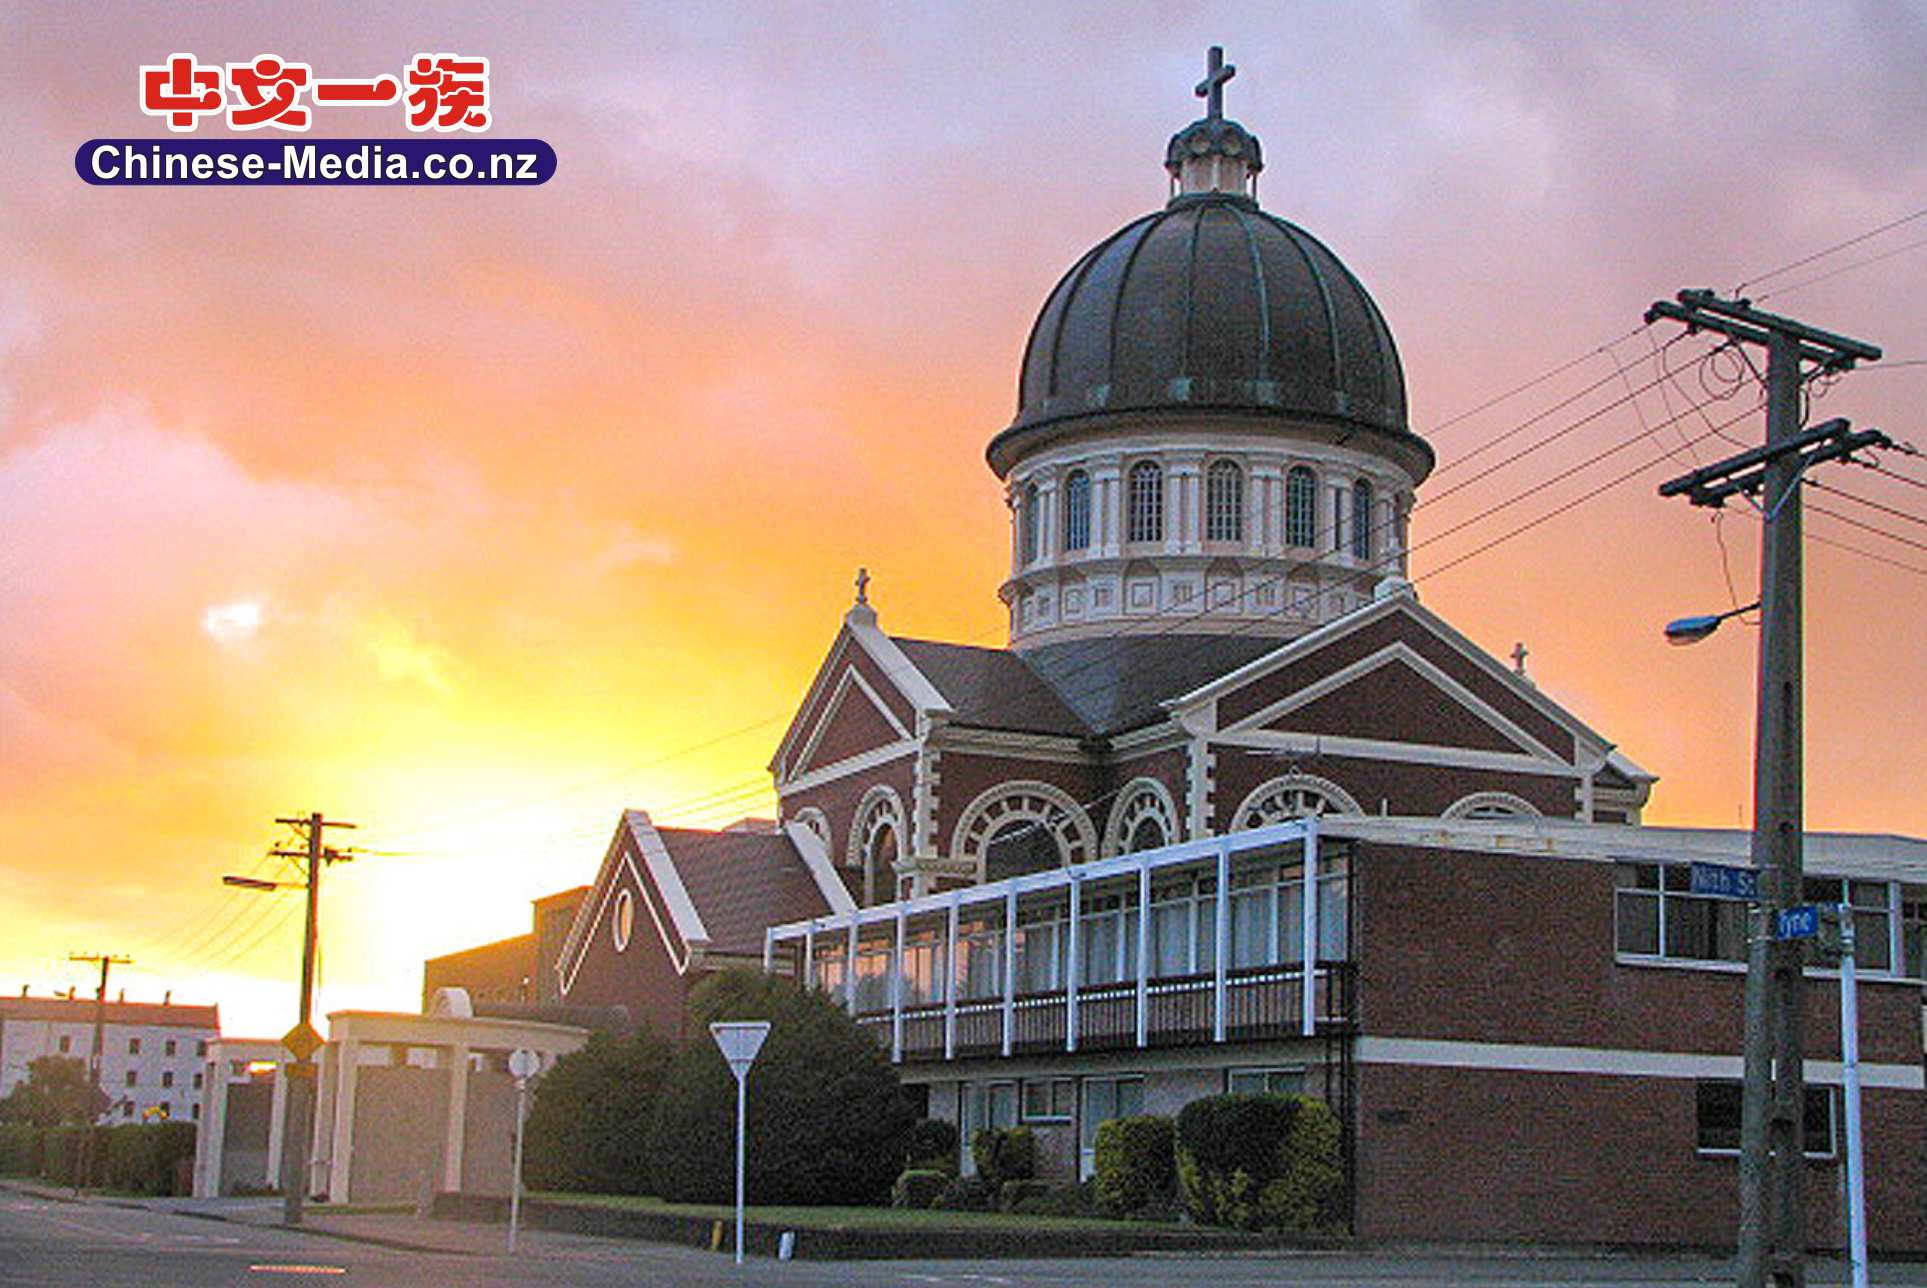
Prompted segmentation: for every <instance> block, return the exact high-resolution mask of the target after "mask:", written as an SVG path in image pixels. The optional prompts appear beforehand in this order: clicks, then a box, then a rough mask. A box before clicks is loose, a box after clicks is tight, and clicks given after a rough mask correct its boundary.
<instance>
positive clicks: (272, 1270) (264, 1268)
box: [248, 1264, 348, 1275]
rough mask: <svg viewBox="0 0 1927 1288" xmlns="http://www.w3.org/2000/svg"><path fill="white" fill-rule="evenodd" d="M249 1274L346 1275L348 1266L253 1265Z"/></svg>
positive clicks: (249, 1269)
mask: <svg viewBox="0 0 1927 1288" xmlns="http://www.w3.org/2000/svg"><path fill="white" fill-rule="evenodd" d="M248 1273H249V1274H253V1275H345V1274H347V1273H348V1269H347V1267H346V1266H301V1265H287V1266H277V1265H268V1264H260V1265H252V1266H249V1267H248Z"/></svg>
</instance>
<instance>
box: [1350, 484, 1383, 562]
mask: <svg viewBox="0 0 1927 1288" xmlns="http://www.w3.org/2000/svg"><path fill="white" fill-rule="evenodd" d="M1377 526H1378V525H1377V523H1376V522H1374V520H1373V519H1372V485H1371V484H1370V483H1368V482H1366V481H1365V480H1364V479H1360V480H1358V482H1357V483H1356V484H1354V485H1353V486H1352V556H1353V557H1354V558H1357V559H1370V558H1371V557H1372V531H1373V529H1374V528H1376V527H1377Z"/></svg>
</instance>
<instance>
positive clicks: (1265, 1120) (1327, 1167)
mask: <svg viewBox="0 0 1927 1288" xmlns="http://www.w3.org/2000/svg"><path fill="white" fill-rule="evenodd" d="M1177 1172H1178V1184H1179V1187H1180V1190H1181V1192H1182V1194H1183V1197H1184V1203H1185V1207H1186V1209H1187V1210H1188V1211H1189V1212H1190V1214H1191V1216H1192V1219H1194V1220H1196V1221H1198V1222H1200V1223H1202V1224H1205V1225H1223V1226H1231V1227H1234V1228H1236V1229H1240V1230H1300V1231H1303V1230H1316V1229H1320V1228H1323V1227H1325V1226H1327V1225H1329V1224H1331V1223H1332V1220H1333V1217H1334V1215H1335V1213H1334V1207H1335V1205H1336V1203H1337V1200H1338V1197H1339V1193H1340V1189H1341V1186H1342V1184H1343V1171H1342V1168H1341V1167H1340V1163H1339V1127H1338V1119H1337V1118H1336V1117H1335V1116H1334V1115H1333V1114H1332V1112H1331V1110H1330V1108H1328V1107H1327V1106H1326V1105H1325V1103H1324V1102H1323V1101H1319V1100H1313V1099H1310V1098H1309V1097H1306V1096H1210V1097H1207V1098H1205V1099H1203V1100H1194V1101H1192V1102H1191V1103H1190V1104H1188V1105H1186V1106H1185V1107H1184V1109H1183V1111H1182V1112H1180V1113H1179V1114H1178V1121H1177Z"/></svg>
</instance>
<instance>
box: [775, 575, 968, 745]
mask: <svg viewBox="0 0 1927 1288" xmlns="http://www.w3.org/2000/svg"><path fill="white" fill-rule="evenodd" d="M853 648H854V649H856V650H857V651H859V652H861V653H863V654H865V655H867V656H868V657H869V659H870V661H872V662H873V663H875V664H876V667H877V669H878V670H879V671H881V672H882V674H883V676H884V678H885V679H886V680H887V681H888V682H889V684H890V685H891V686H892V687H894V688H895V689H896V691H897V692H898V693H900V694H901V695H902V696H903V698H904V700H905V701H907V702H908V703H909V704H910V709H911V710H912V711H915V712H918V713H919V714H922V713H931V714H938V715H948V714H949V713H950V703H949V702H948V700H946V699H945V697H944V695H943V694H942V693H941V692H939V691H938V689H937V686H936V685H934V684H932V683H931V682H930V679H929V677H928V676H926V675H924V674H923V672H922V671H920V670H918V669H917V666H916V664H915V663H914V662H912V661H911V660H910V659H909V658H907V657H905V656H904V654H903V651H902V650H901V649H899V648H898V647H897V641H896V640H893V639H891V638H890V637H889V636H888V635H885V634H884V633H883V632H882V631H881V630H879V629H877V615H876V610H875V609H873V608H871V607H870V606H869V605H868V604H867V603H858V604H853V605H851V607H850V609H849V611H848V612H846V613H844V615H843V628H842V629H841V630H840V631H838V632H837V636H836V640H835V642H834V643H832V644H831V645H830V651H829V652H828V653H826V654H824V656H823V664H822V665H821V666H819V667H818V668H817V671H816V678H815V679H813V680H811V681H810V687H809V691H808V692H806V693H805V694H804V695H803V701H802V702H800V703H798V704H797V707H796V714H795V715H793V716H791V717H790V724H789V728H787V729H786V730H784V732H783V739H782V741H781V742H779V743H777V744H776V751H775V753H774V754H772V755H771V756H770V760H769V765H768V768H769V769H770V770H771V771H772V772H774V773H776V774H777V777H778V778H779V779H780V778H782V777H784V774H783V773H782V771H781V767H782V766H783V765H784V764H785V763H786V761H787V760H788V759H789V756H790V750H791V748H792V747H793V746H794V745H795V744H796V743H797V742H798V741H799V740H800V739H803V738H805V737H807V736H808V734H809V732H810V728H811V727H813V726H806V722H805V717H806V716H808V715H809V714H810V713H811V712H812V711H814V710H815V708H816V703H817V698H818V696H819V695H821V694H823V693H825V692H826V690H827V689H828V688H829V686H831V685H833V684H835V683H836V682H837V680H838V678H839V677H840V676H841V675H842V668H841V667H839V665H838V663H839V662H840V661H841V660H842V659H843V658H844V657H845V656H846V655H847V654H848V653H849V651H850V650H851V649H853ZM790 770H791V772H794V766H793V765H792V766H790Z"/></svg>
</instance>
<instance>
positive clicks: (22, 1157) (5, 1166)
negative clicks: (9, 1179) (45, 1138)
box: [0, 1123, 42, 1176]
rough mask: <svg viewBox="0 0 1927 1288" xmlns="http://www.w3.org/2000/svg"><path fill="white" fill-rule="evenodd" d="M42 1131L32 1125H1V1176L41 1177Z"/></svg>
mask: <svg viewBox="0 0 1927 1288" xmlns="http://www.w3.org/2000/svg"><path fill="white" fill-rule="evenodd" d="M41 1131H42V1129H41V1128H39V1127H35V1126H34V1125H33V1124H32V1123H0V1176H37V1175H39V1173H40V1138H41Z"/></svg>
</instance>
